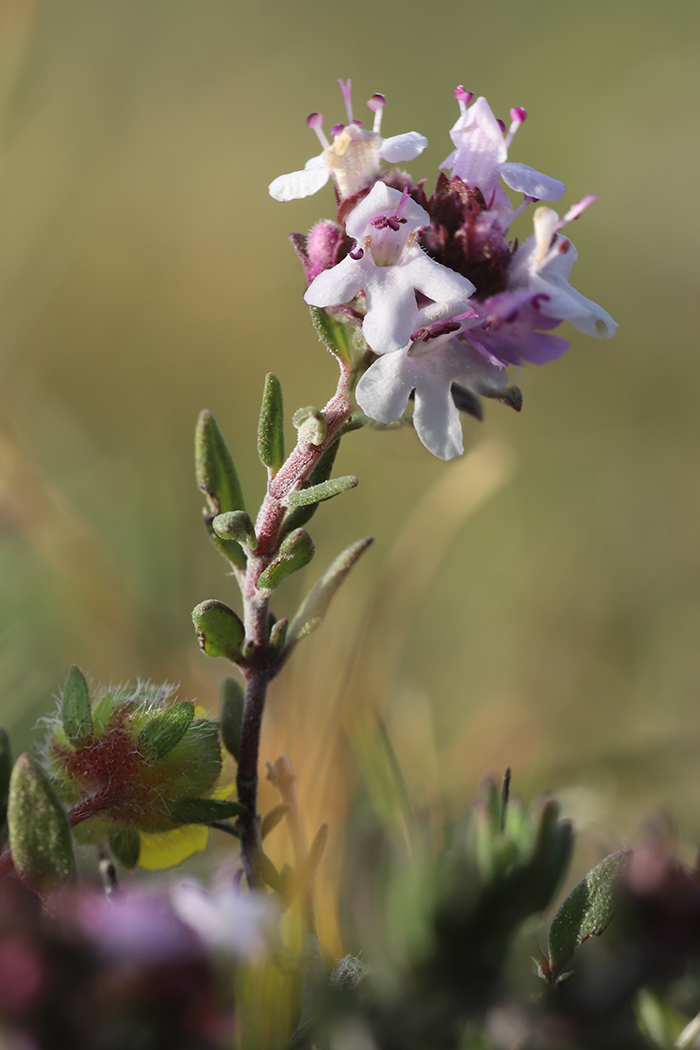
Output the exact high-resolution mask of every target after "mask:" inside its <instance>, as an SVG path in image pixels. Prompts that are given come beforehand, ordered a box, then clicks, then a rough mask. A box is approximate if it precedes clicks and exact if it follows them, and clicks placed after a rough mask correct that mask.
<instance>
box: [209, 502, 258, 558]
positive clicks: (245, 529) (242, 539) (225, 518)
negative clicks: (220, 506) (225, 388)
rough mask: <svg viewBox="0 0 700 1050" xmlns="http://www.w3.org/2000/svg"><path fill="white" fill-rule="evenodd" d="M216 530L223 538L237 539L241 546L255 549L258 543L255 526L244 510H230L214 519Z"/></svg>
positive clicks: (213, 526)
mask: <svg viewBox="0 0 700 1050" xmlns="http://www.w3.org/2000/svg"><path fill="white" fill-rule="evenodd" d="M212 528H213V529H214V532H215V533H216V535H217V536H218V537H219V539H222V540H235V541H236V543H239V544H240V545H241V547H247V548H248V549H249V550H252V551H254V550H255V548H256V547H257V545H258V537H257V536H256V535H255V526H254V525H253V522H252V520H251V518H250V515H249V514H246V512H245V511H244V510H228V511H226V513H225V514H217V516H216V517H215V518H214V520H213V521H212Z"/></svg>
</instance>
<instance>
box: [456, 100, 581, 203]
mask: <svg viewBox="0 0 700 1050" xmlns="http://www.w3.org/2000/svg"><path fill="white" fill-rule="evenodd" d="M473 97H474V96H473V94H472V92H470V91H465V90H464V88H463V87H458V88H457V90H456V91H455V98H456V99H457V101H458V103H459V108H460V111H461V112H460V116H459V119H458V120H457V122H456V124H454V126H453V127H452V129H451V131H450V138H451V139H452V141H453V143H454V145H455V149H454V150H453V151H452V153H450V155H449V157H446V158H445V160H444V161H443V162H442V164H441V165H440V167H441V168H445V169H447V170H448V171H450V172H451V174H452V176H455V175H457V176H458V177H459V178H460V179H461V180H462V181H463V182H465V183H466V184H467V185H468V186H472V187H478V189H480V190H481V192H482V194H483V196H484V199H485V200H486V201H487V202H488V200H489V198H490V196H491V194H492V193H493V190H494V188H495V186H496V184H497V182H498V179H503V181H504V182H505V184H506V186H510V188H511V189H512V190H516V191H517V192H518V193H524V194H525V196H526V197H531V198H532V199H533V200H545V201H555V200H558V199H559V197H561V195H562V194H563V193H564V190H565V189H566V186H565V185H564V183H563V182H559V180H558V179H552V178H550V176H549V175H543V174H542V173H541V172H539V171H535V169H534V168H530V167H528V165H527V164H517V163H510V162H508V160H507V157H508V149H509V148H510V144H511V142H512V141H513V138H514V136H515V133H516V131H517V130H518V128H519V127H520V125H521V124H522V123H523V121H524V120H525V119H526V117H527V113H526V112H525V110H524V109H522V108H521V107H519V106H516V107H514V108H513V109H511V111H510V117H511V125H510V128H509V130H508V133H507V134H504V131H505V125H502V124H501V123H500V121H498V120H497V119H496V118H495V117H494V115H493V112H492V110H491V107H490V106H489V104H488V102H487V101H486V99H485V98H483V97H482V98H478V99H477V100H476V102H475V103H474V105H473V106H471V107H469V108H467V107H468V106H469V102H470V101H471V99H472V98H473Z"/></svg>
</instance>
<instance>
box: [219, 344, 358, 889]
mask: <svg viewBox="0 0 700 1050" xmlns="http://www.w3.org/2000/svg"><path fill="white" fill-rule="evenodd" d="M352 378H353V373H352V371H351V370H350V369H348V368H347V367H346V366H345V365H344V364H341V371H340V377H339V379H338V386H337V389H336V392H335V394H334V395H333V397H332V398H331V400H330V401H329V402H328V404H327V405H326V407H325V408H324V410H323V415H324V417H325V420H326V436H325V439H324V441H323V443H322V444H321V445H312V444H309V443H308V442H307V441H302V440H298V441H297V444H296V446H295V447H294V449H293V450H292V452H291V453H290V455H289V457H288V458H287V460H286V461H285V463H283V464H282V466H281V467H280V469H279V471H277V473H276V474H273V473H270V475H269V477H268V484H267V494H266V495H265V499H264V500H263V503H262V506H261V507H260V511H259V513H258V517H257V521H256V523H255V533H256V536H257V541H258V545H257V548H256V550H255V551H252V552H251V553H250V555H249V557H248V565H247V568H246V573H245V580H244V581H243V587H242V593H243V609H244V621H245V630H246V646H247V647H248V652H249V655H248V656H247V660H246V666H245V677H246V690H245V702H244V706H243V724H242V728H241V744H240V752H239V761H238V775H237V777H236V786H237V789H238V799H239V801H240V802H241V803H242V804H243V805H244V806H245V807H246V812H245V813H244V814H243V815H241V816H240V817H239V818H238V829H239V832H240V837H241V859H242V862H243V868H244V870H245V874H246V879H247V880H248V885H249V886H250V887H251V888H255V887H260V886H261V880H260V876H259V875H258V873H257V863H256V861H257V855H258V854H259V853H260V852H261V851H262V839H261V835H260V816H259V814H258V759H259V752H260V730H261V728H262V717H263V712H264V709H265V699H266V696H267V687H268V685H269V683H270V682H271V681H272V679H273V678H274V677H275V675H276V674H277V672H278V670H279V668H280V661H279V658H278V657H277V656H276V655H275V654H274V653H273V652H272V651H271V648H270V640H269V638H270V631H269V617H270V595H269V592H268V591H264V590H259V589H258V585H257V584H258V579H259V578H260V574H261V573H262V572H263V571H264V570H265V569H266V568H267V566H268V565H269V564H270V562H271V561H272V559H273V558H274V557H275V555H276V554H277V551H278V549H279V543H280V530H281V527H282V522H283V520H284V515H285V513H286V511H287V504H286V498H287V496H288V495H289V493H290V492H293V491H294V490H295V489H297V488H298V487H299V486H300V485H301V484H302V483H303V482H304V481H307V480H308V478H309V475H310V474H311V472H312V471H313V469H314V467H315V466H316V465H317V463H318V462H319V460H320V459H321V457H322V456H323V454H324V452H325V451H326V449H328V448H329V447H330V446H331V445H332V444H333V442H334V441H335V440H336V439H337V437H338V434H339V432H340V430H341V429H342V427H343V426H344V424H345V423H346V422H347V420H348V419H349V418H350V415H351V412H352V406H351V404H350V397H349V390H350V386H351V383H352Z"/></svg>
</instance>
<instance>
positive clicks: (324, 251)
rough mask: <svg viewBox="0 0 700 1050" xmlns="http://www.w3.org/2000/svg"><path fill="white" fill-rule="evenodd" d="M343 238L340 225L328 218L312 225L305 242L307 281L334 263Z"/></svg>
mask: <svg viewBox="0 0 700 1050" xmlns="http://www.w3.org/2000/svg"><path fill="white" fill-rule="evenodd" d="M344 240H345V234H344V233H343V231H342V230H341V228H340V226H338V225H337V224H336V223H334V222H331V221H330V220H328V219H324V220H323V221H322V222H319V223H317V224H316V225H315V226H314V227H313V229H312V230H311V232H310V233H309V237H308V240H307V242H306V251H307V255H308V259H309V262H308V266H307V267H306V279H307V281H308V282H309V283H311V281H313V279H314V278H315V277H318V275H319V274H320V273H322V272H323V270H330V269H331V268H332V267H333V266H335V265H336V263H337V262H338V251H339V250H340V247H341V246H342V244H343V242H344Z"/></svg>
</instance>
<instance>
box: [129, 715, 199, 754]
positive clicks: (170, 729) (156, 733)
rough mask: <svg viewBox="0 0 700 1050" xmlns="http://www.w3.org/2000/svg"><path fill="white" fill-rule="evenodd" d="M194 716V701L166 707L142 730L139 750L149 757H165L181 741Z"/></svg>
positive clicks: (138, 742)
mask: <svg viewBox="0 0 700 1050" xmlns="http://www.w3.org/2000/svg"><path fill="white" fill-rule="evenodd" d="M193 718H194V704H192V703H189V702H185V703H182V704H175V705H174V706H173V707H168V708H166V709H165V711H161V712H160V714H157V715H156V716H155V718H152V719H151V721H150V722H148V724H147V725H146V726H144V728H143V729H142V730H141V733H140V734H139V738H138V741H137V744H138V747H139V750H140V751H142V752H143V753H144V754H145V755H147V756H148V757H149V758H154V759H158V758H163V757H164V756H165V755H167V754H168V752H169V751H172V749H173V748H174V747H176V746H177V745H178V744H179V743H180V741H181V740H182V738H183V736H184V735H185V733H186V732H187V730H188V729H189V728H190V725H191V724H192V719H193Z"/></svg>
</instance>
